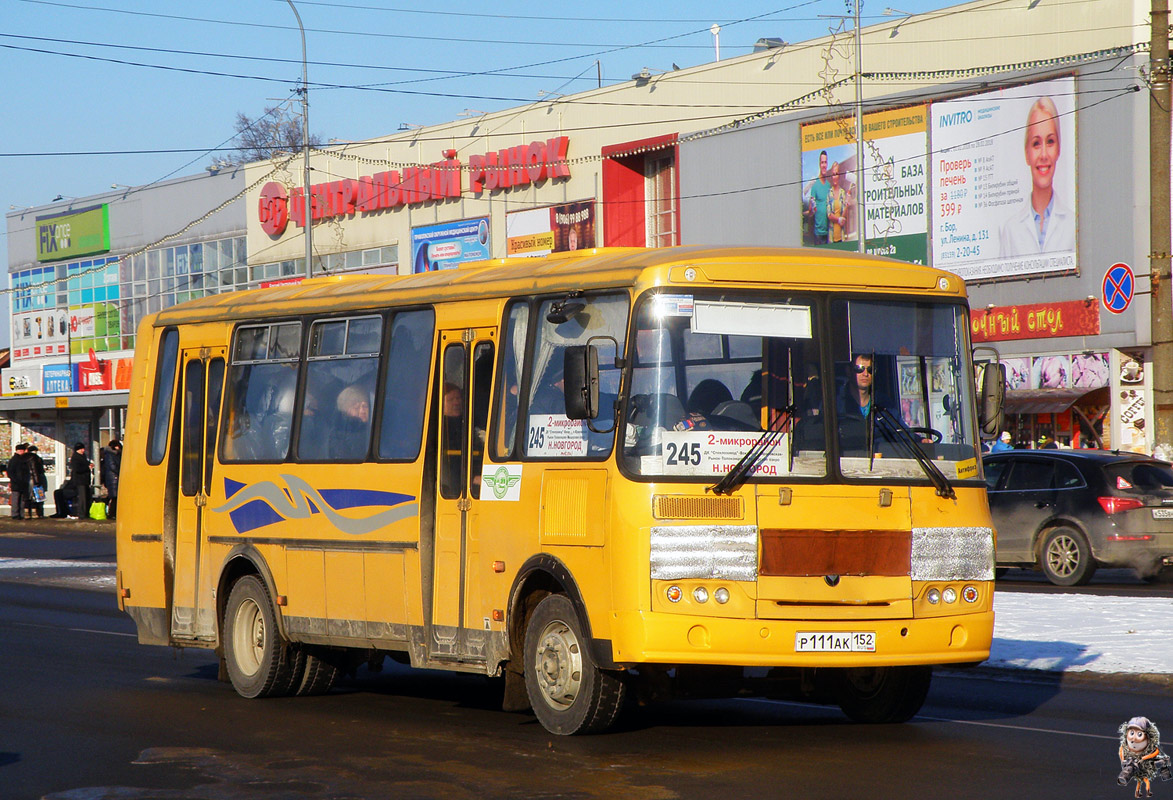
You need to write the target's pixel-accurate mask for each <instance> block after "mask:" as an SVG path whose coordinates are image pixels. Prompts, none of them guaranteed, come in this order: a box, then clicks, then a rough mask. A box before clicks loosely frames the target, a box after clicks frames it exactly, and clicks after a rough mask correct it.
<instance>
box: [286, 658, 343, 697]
mask: <svg viewBox="0 0 1173 800" xmlns="http://www.w3.org/2000/svg"><path fill="white" fill-rule="evenodd" d="M302 652H303V653H304V654H305V668H304V670H303V672H302V678H301V684H300V685H299V686H298V687H297V689H296V690H295V694H297V696H298V697H310V696H313V695H319V694H325V693H326V692H328V691H330V690H331V689H333V688H334V682H335V681H336V680H338V673H339V669H338V667H337V666H336V665H335V664H334V663H333V662H332V661H331V660H329V659H328V658H326V657H325V655H326V654H325V652H324V651H323V650H321V649H319V648H316V647H307V648H303V649H302Z"/></svg>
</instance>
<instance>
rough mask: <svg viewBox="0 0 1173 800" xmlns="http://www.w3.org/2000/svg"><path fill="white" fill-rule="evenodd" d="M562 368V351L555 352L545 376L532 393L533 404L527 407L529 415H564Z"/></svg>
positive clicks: (564, 400) (564, 396) (564, 398)
mask: <svg viewBox="0 0 1173 800" xmlns="http://www.w3.org/2000/svg"><path fill="white" fill-rule="evenodd" d="M564 366H565V365H564V363H563V356H562V350H561V349H558V350H555V351H554V353H553V355H552V356H551V358H550V362H549V364H548V365H547V367H546V374H545V375H544V376H543V377H542V380H541V382H540V383H539V384H538V387H537V389H536V390H535V391H534V399H533V402H531V403H530V405H529V411H530V413H531V414H565V413H566V393H565V391H564V389H563V386H564V385H565V380H564V376H563V374H562V370H563V368H564Z"/></svg>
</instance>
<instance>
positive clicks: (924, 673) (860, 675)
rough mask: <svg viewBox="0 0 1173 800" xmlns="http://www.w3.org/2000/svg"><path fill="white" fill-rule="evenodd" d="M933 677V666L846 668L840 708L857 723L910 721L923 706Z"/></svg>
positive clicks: (840, 696)
mask: <svg viewBox="0 0 1173 800" xmlns="http://www.w3.org/2000/svg"><path fill="white" fill-rule="evenodd" d="M932 679H933V668H932V667H922V666H916V667H860V668H855V669H851V668H849V669H844V670H843V671H842V672H841V673H840V675H839V686H838V692H837V695H838V701H839V707H840V708H841V709H843V713H844V714H846V715H847V716H848V717H849V718H851V720H852V721H854V722H865V723H877V722H907V721H908V720H910V719H912V717H913V716H914V715H915V714H916V712H918V711H920V707H921V706H922V705H924V702H925V697H927V696H928V694H929V684H930V683H931V682H932Z"/></svg>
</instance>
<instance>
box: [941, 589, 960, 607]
mask: <svg viewBox="0 0 1173 800" xmlns="http://www.w3.org/2000/svg"><path fill="white" fill-rule="evenodd" d="M941 599H942V600H944V601H945V602H946V603H956V602H957V590H956V589H954V588H953V587H952V586H947V587H945V591H943V592H941Z"/></svg>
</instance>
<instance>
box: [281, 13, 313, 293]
mask: <svg viewBox="0 0 1173 800" xmlns="http://www.w3.org/2000/svg"><path fill="white" fill-rule="evenodd" d="M285 2H287V3H289V7H290V8H291V9H292V10H293V16H295V17H297V29H298V30H299V31H301V91H300V92H299V94H300V95H301V147H302V153H303V155H304V157H305V171H304V173H303V175H302V194H303V195H304V197H303V198H302V199H303V200H304V203H303V206H304V212H303V213H304V214H305V217H304V221H305V225H303V226H302V227H303V228H304V229H305V276H306V277H307V278H312V277H314V267H313V258H314V203H313V195H312V194H310V70H309V62H308V61H307V60H306V55H305V26H303V25H302V24H301V14H298V13H297V6H295V5H294V4H293V0H285Z"/></svg>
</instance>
